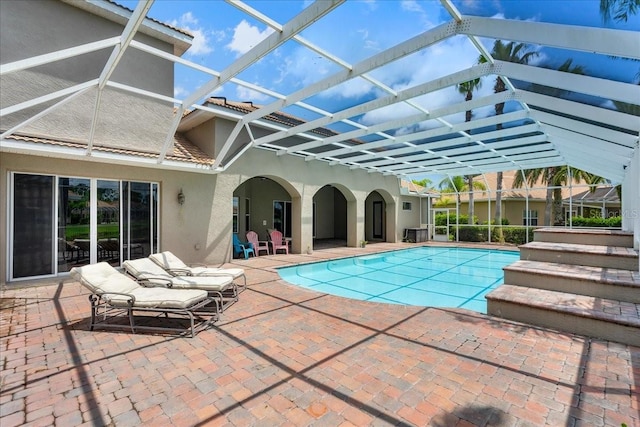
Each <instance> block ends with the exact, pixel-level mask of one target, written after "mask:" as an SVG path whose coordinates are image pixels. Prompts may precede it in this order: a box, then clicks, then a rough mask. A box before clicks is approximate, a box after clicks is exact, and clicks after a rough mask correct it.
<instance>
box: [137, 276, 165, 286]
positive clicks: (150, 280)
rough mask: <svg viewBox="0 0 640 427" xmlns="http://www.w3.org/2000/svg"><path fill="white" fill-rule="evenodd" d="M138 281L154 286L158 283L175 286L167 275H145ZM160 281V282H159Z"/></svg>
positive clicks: (144, 284)
mask: <svg viewBox="0 0 640 427" xmlns="http://www.w3.org/2000/svg"><path fill="white" fill-rule="evenodd" d="M137 280H138V283H140V284H141V285H142V286H145V287H149V288H153V287H156V286H158V285H160V286H165V287H167V288H172V287H173V282H172V281H171V279H167V278H166V277H145V278H144V279H137ZM158 282H160V283H158Z"/></svg>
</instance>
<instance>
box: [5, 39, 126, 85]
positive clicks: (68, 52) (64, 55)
mask: <svg viewBox="0 0 640 427" xmlns="http://www.w3.org/2000/svg"><path fill="white" fill-rule="evenodd" d="M119 41H120V37H118V36H116V37H111V38H108V39H104V40H99V41H97V42H91V43H86V44H83V45H80V46H75V47H70V48H67V49H61V50H57V51H55V52H51V53H45V54H43V55H38V56H32V57H30V58H26V59H21V60H19V61H14V62H9V63H7V64H2V65H0V76H3V75H5V74H9V73H15V72H16V71H22V70H28V69H29V68H33V67H37V66H40V65H45V64H49V63H51V62H56V61H62V60H64V59H68V58H73V57H75V56H78V55H84V54H85V53H90V52H95V51H98V50H102V49H107V48H109V47H113V46H115V45H116V44H118V42H119Z"/></svg>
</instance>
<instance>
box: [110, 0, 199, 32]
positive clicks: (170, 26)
mask: <svg viewBox="0 0 640 427" xmlns="http://www.w3.org/2000/svg"><path fill="white" fill-rule="evenodd" d="M105 1H106V2H107V3H111V4H113V5H115V6H118V7H119V8H121V9H124V10H127V11H129V12H131V13H133V9H129V8H128V7H126V6H123V5H121V4H120V3H118V2H115V1H113V0H105ZM146 18H147V19H148V20H150V21H153V22H155V23H156V24H160V25H162V26H163V27H167V28H169V29H170V30H173V31H177V32H179V33H182V34H184V35H186V36H189V37H191V38H193V37H194V36H193V34H192V33H190V32H189V31H187V30H185V29H182V28H178V27H174V26H173V25H169V24H167V23H166V22H162V21H159V20H157V19H155V18H152V17H150V16H149V15H147V17H146Z"/></svg>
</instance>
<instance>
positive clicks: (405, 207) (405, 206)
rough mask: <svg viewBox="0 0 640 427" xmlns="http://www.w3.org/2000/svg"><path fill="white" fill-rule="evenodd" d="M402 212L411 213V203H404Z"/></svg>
mask: <svg viewBox="0 0 640 427" xmlns="http://www.w3.org/2000/svg"><path fill="white" fill-rule="evenodd" d="M402 210H403V211H410V210H411V202H402Z"/></svg>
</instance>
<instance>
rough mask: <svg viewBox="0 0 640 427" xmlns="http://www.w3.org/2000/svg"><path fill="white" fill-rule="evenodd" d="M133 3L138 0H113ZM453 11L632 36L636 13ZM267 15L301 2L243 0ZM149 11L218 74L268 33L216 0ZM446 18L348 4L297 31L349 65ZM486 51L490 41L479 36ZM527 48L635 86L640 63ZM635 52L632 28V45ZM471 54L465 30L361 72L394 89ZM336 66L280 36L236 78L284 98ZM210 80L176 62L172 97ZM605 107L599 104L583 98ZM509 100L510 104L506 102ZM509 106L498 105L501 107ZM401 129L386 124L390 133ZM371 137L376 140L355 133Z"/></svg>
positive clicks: (236, 89)
mask: <svg viewBox="0 0 640 427" xmlns="http://www.w3.org/2000/svg"><path fill="white" fill-rule="evenodd" d="M119 3H120V4H122V5H124V6H126V7H129V8H131V9H134V8H135V6H136V4H137V2H135V1H128V0H127V1H120V2H119ZM453 3H454V5H455V6H456V7H457V8H458V10H459V11H460V13H461V14H462V15H472V16H483V17H492V18H498V19H516V20H523V21H536V22H548V23H560V24H570V25H580V26H589V27H601V28H612V29H624V30H632V31H639V32H640V15H634V16H630V17H629V19H628V21H627V22H616V21H613V20H612V21H609V22H604V20H603V18H602V16H601V15H600V11H599V5H600V1H599V0H595V1H594V0H569V1H567V0H527V1H523V0H454V1H453ZM246 4H248V5H249V6H250V7H252V8H254V9H255V10H257V11H258V12H260V13H261V14H263V15H264V16H266V17H267V18H268V19H271V20H274V21H276V22H278V23H279V24H280V25H282V24H285V23H286V22H287V21H289V20H290V19H292V18H293V17H294V16H296V15H297V14H299V13H300V12H301V11H302V10H303V9H304V8H305V7H307V6H309V4H310V2H309V1H294V0H286V1H266V0H256V1H247V2H246ZM148 15H149V16H150V17H152V18H154V19H157V20H159V21H162V22H165V23H168V24H170V25H172V26H175V27H178V28H181V29H185V30H187V31H189V32H190V33H191V34H192V35H193V36H194V40H193V45H192V46H191V48H190V49H189V50H187V52H186V53H185V54H184V55H183V58H185V59H187V60H189V61H193V62H195V63H198V64H201V65H204V66H206V67H209V68H211V69H213V70H216V71H219V72H220V71H224V70H225V69H226V68H227V67H229V66H230V65H231V64H233V62H234V61H236V60H237V59H238V58H240V57H241V56H242V55H244V54H246V53H247V52H248V51H249V50H250V49H251V48H252V47H253V46H255V45H256V44H258V43H259V42H260V41H261V40H263V39H264V38H265V37H267V36H268V35H269V34H270V33H271V32H272V31H273V30H272V29H271V28H269V26H268V25H266V24H265V23H263V22H260V21H258V20H256V19H254V18H252V17H251V16H249V15H247V14H245V13H244V12H243V11H241V10H239V9H237V8H236V7H234V6H233V5H231V4H228V3H227V2H223V1H221V0H215V1H205V0H196V1H188V0H181V1H176V0H156V2H155V3H154V4H153V6H152V8H151V10H150V11H149V13H148ZM451 19H452V18H451V16H450V15H449V13H448V12H447V11H446V10H445V8H444V7H443V6H442V5H441V3H440V1H435V0H427V1H415V0H404V1H401V0H348V1H347V2H345V3H344V4H342V5H340V6H339V7H338V8H336V9H334V10H333V11H332V12H330V13H329V14H327V15H326V16H325V17H323V18H321V19H320V20H318V21H317V22H315V23H314V24H313V25H311V26H310V27H308V28H307V29H305V30H304V31H303V32H302V33H300V36H301V37H303V38H304V39H306V40H308V41H309V42H311V43H312V44H314V45H316V46H318V47H319V48H321V49H323V50H324V51H327V52H330V53H331V54H332V55H334V56H336V57H338V58H339V59H340V60H342V61H344V62H346V63H348V64H352V65H353V64H357V63H358V62H359V61H362V60H364V59H366V58H368V57H370V56H372V55H374V54H376V53H378V52H381V51H383V50H385V49H388V48H390V47H393V46H394V45H396V44H398V43H400V42H402V41H404V40H407V39H409V38H411V37H414V36H417V35H419V34H421V33H423V32H424V31H427V30H429V29H431V28H433V27H435V26H437V25H440V24H443V23H446V22H449V21H451ZM481 41H482V42H483V43H484V45H485V46H486V47H487V49H488V50H489V51H490V50H491V48H492V46H493V42H494V41H493V40H485V39H481ZM529 49H530V50H533V51H535V52H536V56H535V57H534V58H533V59H532V62H531V63H532V65H540V66H546V67H549V68H555V67H558V66H559V65H560V64H561V63H562V62H564V61H565V60H567V59H571V60H572V61H573V62H572V63H573V64H574V65H578V66H581V67H583V68H584V72H585V74H587V75H591V76H595V77H606V78H610V79H614V80H618V81H624V82H633V83H635V82H637V81H638V79H639V78H640V74H639V71H640V65H639V64H638V63H637V62H633V61H628V60H622V59H615V58H609V57H605V56H602V55H595V54H591V53H587V52H585V53H577V52H563V51H560V50H558V49H550V48H547V47H540V46H530V47H529ZM638 49H640V34H639V45H638ZM478 56H479V53H478V51H477V50H476V48H475V47H474V46H473V45H472V44H471V43H470V42H469V40H468V39H467V38H466V37H464V36H457V37H452V38H449V39H447V40H444V41H442V42H440V43H437V44H435V45H433V46H431V47H429V48H427V49H423V50H421V51H419V52H417V53H414V54H412V55H409V56H407V57H405V58H404V59H402V60H400V61H396V62H394V63H392V64H388V65H386V66H383V67H380V68H379V69H376V70H374V71H372V72H371V73H369V74H370V75H371V76H372V77H373V78H375V79H377V80H378V81H380V82H382V83H383V84H385V85H387V86H389V87H390V88H392V89H394V90H401V89H403V88H406V87H410V86H413V85H415V84H416V83H419V82H425V81H429V80H433V79H435V78H438V77H441V76H444V75H447V74H450V73H452V72H455V71H460V70H463V69H466V68H468V67H469V66H471V65H474V64H476V63H477V61H478ZM341 69H342V68H341V67H340V66H338V65H336V64H335V63H333V62H332V61H330V60H328V59H327V58H326V57H324V56H323V55H320V54H318V53H317V52H313V51H311V50H309V49H307V48H306V47H304V46H302V45H300V44H299V43H297V42H295V41H288V42H287V43H285V44H283V45H282V46H280V47H279V48H277V49H276V50H274V51H273V52H271V53H270V54H269V55H267V56H266V57H264V58H262V59H261V60H260V61H259V62H257V63H255V64H253V65H252V66H250V67H249V68H247V69H246V70H245V71H244V72H242V73H241V74H240V75H239V76H238V77H239V78H240V79H242V80H243V81H245V82H248V83H251V84H255V85H258V86H260V87H264V88H266V89H269V90H271V91H275V92H277V93H280V94H283V95H287V94H290V93H293V92H295V91H297V90H299V89H301V88H303V87H304V86H305V85H308V84H310V83H313V82H316V81H319V80H321V79H322V78H325V77H327V76H330V75H332V74H334V73H336V72H337V71H340V70H341ZM209 79H210V76H208V75H206V74H204V73H202V72H199V71H194V70H191V69H189V68H187V67H185V66H182V65H176V68H175V85H174V95H175V97H176V98H178V99H184V98H185V97H187V96H188V95H189V94H190V93H191V92H192V91H194V90H195V89H197V88H198V87H200V86H201V85H203V84H204V83H205V82H207V81H208V80H209ZM493 79H494V78H493V76H491V77H489V76H488V77H485V78H483V81H482V85H481V87H480V88H479V89H478V90H477V91H476V92H475V93H474V97H481V96H486V95H489V94H491V93H493V84H494V81H493ZM211 95H212V96H222V97H226V98H227V99H229V100H233V101H252V102H254V104H261V105H262V104H269V103H271V102H273V101H275V100H276V98H274V97H272V96H269V95H268V94H264V93H260V92H256V91H254V90H251V89H249V88H246V87H243V86H240V85H236V84H233V83H227V84H225V85H224V86H222V87H221V88H219V89H217V90H216V91H215V92H214V93H212V94H211ZM381 95H382V91H381V90H380V88H377V87H375V86H373V85H371V84H370V83H369V82H367V81H365V80H364V79H360V78H358V79H352V80H350V81H348V82H346V83H343V84H341V85H339V86H337V87H334V88H332V89H329V90H326V91H324V92H321V93H319V94H316V95H314V96H313V97H312V98H309V99H307V100H305V101H307V102H308V103H309V104H312V105H314V106H317V107H319V108H322V109H324V110H326V111H330V112H334V111H339V110H342V109H345V108H348V107H350V106H353V105H357V104H360V103H362V102H363V101H366V100H370V99H375V98H377V97H380V96H381ZM462 98H463V95H461V94H459V93H458V92H457V90H456V89H455V88H454V87H450V88H447V89H443V90H440V91H437V92H433V93H429V94H427V95H423V96H421V97H419V98H416V99H414V100H415V102H416V103H417V104H419V105H421V106H423V107H425V108H427V109H434V108H437V107H439V106H443V105H447V104H451V103H452V101H451V100H452V99H459V100H462ZM590 102H594V103H607V102H610V101H608V100H598V99H596V100H591V101H590ZM514 104H515V103H514ZM510 108H518V106H517V105H515V106H514V105H509V104H507V107H506V110H505V111H506V112H508V111H509V109H510ZM286 111H287V112H288V113H290V114H293V115H295V116H297V117H300V118H302V119H305V120H312V119H315V118H317V117H319V116H318V115H317V114H315V113H313V112H309V111H308V110H305V109H301V108H297V107H288V109H287V110H286ZM415 112H416V111H415V110H413V109H412V108H411V107H409V106H405V105H401V106H398V105H395V106H393V107H391V108H382V109H378V110H374V111H371V112H369V113H366V114H364V115H361V116H358V117H353V118H352V119H353V120H354V121H357V122H360V123H362V124H365V125H372V124H375V123H379V122H381V121H387V120H391V119H394V118H399V117H402V116H405V115H407V114H415ZM492 112H493V108H492V107H490V106H489V107H486V108H485V109H478V110H474V112H473V114H474V117H475V118H479V117H482V116H488V115H491V114H492ZM451 120H452V122H457V121H464V118H463V114H459V117H456V118H451ZM432 125H433V124H429V123H427V122H425V123H419V124H415V125H414V127H413V128H412V130H413V131H415V130H416V127H417V128H428V127H430V126H432ZM331 128H332V129H333V130H335V131H337V132H344V131H346V130H351V129H353V128H349V127H347V126H343V125H341V124H334V125H331ZM409 130H410V129H408V128H407V129H395V130H393V131H394V132H395V133H396V134H401V133H403V132H407V131H409ZM367 138H372V139H371V140H373V139H375V136H369V137H364V138H363V140H365V141H367Z"/></svg>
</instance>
